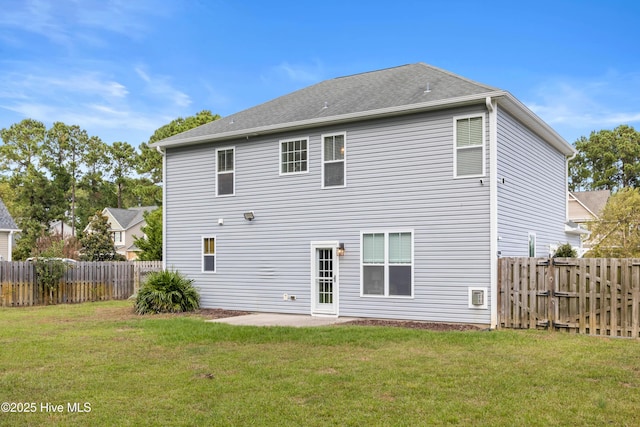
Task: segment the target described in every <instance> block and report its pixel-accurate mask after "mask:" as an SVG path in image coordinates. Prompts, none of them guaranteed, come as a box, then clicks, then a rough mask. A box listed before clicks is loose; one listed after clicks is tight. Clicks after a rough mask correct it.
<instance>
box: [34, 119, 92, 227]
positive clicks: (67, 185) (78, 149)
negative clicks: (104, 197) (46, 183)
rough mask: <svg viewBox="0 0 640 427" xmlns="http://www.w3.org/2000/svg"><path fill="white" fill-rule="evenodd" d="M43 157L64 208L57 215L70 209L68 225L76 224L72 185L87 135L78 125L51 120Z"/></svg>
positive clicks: (74, 193) (76, 183)
mask: <svg viewBox="0 0 640 427" xmlns="http://www.w3.org/2000/svg"><path fill="white" fill-rule="evenodd" d="M46 136H47V138H46V143H45V146H44V159H45V162H46V164H47V165H48V168H49V170H50V171H51V175H52V177H53V182H54V186H53V187H54V189H55V190H56V191H57V192H58V193H61V198H62V199H63V206H64V208H65V209H64V210H63V211H62V212H61V213H60V217H59V219H62V220H64V219H65V218H64V216H65V213H66V212H69V211H70V212H71V228H72V230H73V233H74V234H75V227H76V189H77V188H78V182H79V181H80V173H81V170H82V166H83V163H84V159H85V154H86V152H87V148H88V142H89V136H88V135H87V132H86V131H85V130H83V129H80V127H79V126H76V125H73V126H67V125H65V124H64V123H62V122H55V123H54V124H53V127H52V128H51V129H49V130H48V131H47V135H46Z"/></svg>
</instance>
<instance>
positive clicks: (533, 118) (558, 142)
mask: <svg viewBox="0 0 640 427" xmlns="http://www.w3.org/2000/svg"><path fill="white" fill-rule="evenodd" d="M487 98H495V99H496V100H497V101H498V105H500V106H502V107H503V108H504V109H505V110H506V111H508V112H509V113H510V114H512V115H513V116H514V117H515V118H517V119H518V120H519V121H521V122H522V123H523V124H524V125H526V126H527V127H528V128H530V129H531V130H533V131H534V132H535V133H536V134H537V135H539V136H540V137H542V138H543V139H544V140H545V141H547V142H549V143H550V144H551V145H552V146H553V147H555V148H556V149H557V150H558V151H560V152H561V153H562V154H564V155H565V156H567V157H569V156H573V155H574V154H575V153H576V150H575V149H574V148H573V146H572V145H571V144H569V143H568V142H567V141H566V140H565V139H564V138H562V137H561V136H560V135H559V134H558V133H557V132H556V131H555V130H553V129H552V128H551V126H549V125H548V124H546V123H545V122H544V121H542V119H540V117H538V116H537V115H536V114H535V113H534V112H533V111H531V110H530V109H529V108H527V107H526V106H525V105H524V104H523V103H521V102H520V101H518V100H517V99H516V98H515V97H514V96H513V95H511V94H510V93H509V92H507V91H503V90H496V91H490V92H483V93H478V94H473V95H466V96H460V97H457V98H448V99H441V100H437V101H429V102H421V103H417V104H409V105H400V106H396V107H388V108H381V109H377V110H369V111H359V112H356V113H349V114H342V115H339V116H328V117H318V118H313V119H308V120H300V121H297V122H290V123H279V124H275V125H268V126H260V127H255V128H250V129H243V130H238V131H233V132H223V133H219V134H214V135H202V136H197V137H191V138H182V139H173V140H169V141H158V142H156V143H153V144H151V146H152V147H161V148H167V147H175V146H181V147H184V146H187V145H195V144H202V143H208V142H218V141H225V140H229V139H241V138H247V139H249V138H251V137H256V136H259V135H267V134H272V133H276V132H287V131H295V130H301V129H306V128H310V127H315V126H321V125H325V124H340V123H349V122H354V121H358V120H363V119H373V118H383V117H392V116H397V115H402V114H412V113H419V112H423V111H431V110H441V109H445V108H455V107H462V106H466V105H472V104H477V103H480V102H482V103H484V102H485V101H486V99H487Z"/></svg>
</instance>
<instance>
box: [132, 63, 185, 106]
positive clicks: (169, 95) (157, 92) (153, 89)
mask: <svg viewBox="0 0 640 427" xmlns="http://www.w3.org/2000/svg"><path fill="white" fill-rule="evenodd" d="M135 72H136V73H137V74H138V76H140V78H141V79H142V80H143V81H144V82H145V83H146V89H145V90H146V92H147V93H149V94H151V95H153V96H154V97H158V98H164V99H168V100H169V101H170V102H173V103H174V104H175V105H177V106H179V107H188V106H189V105H191V98H190V97H189V95H187V94H186V93H184V92H182V91H180V90H178V89H176V88H174V87H173V86H171V84H169V80H170V79H169V77H166V76H151V75H149V73H147V72H146V71H145V70H144V69H143V68H142V66H137V67H135Z"/></svg>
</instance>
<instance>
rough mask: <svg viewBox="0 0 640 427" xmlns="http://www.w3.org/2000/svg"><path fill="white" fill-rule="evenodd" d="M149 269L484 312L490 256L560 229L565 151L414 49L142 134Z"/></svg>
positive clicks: (333, 296) (439, 316) (363, 308)
mask: <svg viewBox="0 0 640 427" xmlns="http://www.w3.org/2000/svg"><path fill="white" fill-rule="evenodd" d="M153 145H154V146H155V147H159V148H160V149H161V150H162V151H163V152H164V173H165V177H164V187H163V191H164V203H163V206H164V209H165V211H164V227H163V232H164V255H163V260H164V263H165V265H166V266H170V267H171V268H175V269H177V270H179V271H181V272H182V273H184V274H185V275H187V276H188V277H190V278H192V279H194V280H195V285H196V286H197V287H198V289H199V290H200V294H201V303H202V306H203V307H220V308H226V309H238V310H248V311H264V312H283V313H300V314H312V315H329V316H338V315H339V316H356V317H375V318H397V319H416V320H425V321H442V322H465V323H478V324H490V325H493V326H495V325H496V322H497V298H498V294H497V279H498V271H497V258H498V257H499V256H529V255H531V256H547V255H548V254H549V252H550V250H551V247H553V246H555V245H558V244H561V243H565V242H567V241H569V242H570V243H572V244H573V245H577V244H578V239H579V235H578V234H575V233H566V232H565V226H566V222H567V212H566V211H567V202H566V198H567V159H568V158H569V157H571V156H572V155H573V154H574V149H573V148H572V146H571V145H570V144H569V143H567V142H566V141H565V140H564V139H563V138H561V137H560V136H559V135H558V134H557V133H556V132H555V131H554V130H553V129H552V128H551V127H549V126H548V125H547V124H546V123H544V122H543V121H542V120H541V119H540V118H539V117H537V116H536V115H535V114H534V113H533V112H531V111H530V110H529V109H528V108H527V107H525V106H524V105H523V104H522V103H521V102H520V101H518V100H517V99H516V98H514V97H513V96H512V95H511V94H510V93H509V92H506V91H503V90H500V89H496V88H493V87H489V86H486V85H484V84H480V83H476V82H474V81H471V80H468V79H466V78H464V77H460V76H457V75H455V74H452V73H450V72H447V71H444V70H441V69H438V68H435V67H432V66H429V65H426V64H423V63H418V64H411V65H405V66H401V67H396V68H390V69H385V70H380V71H374V72H369V73H363V74H357V75H352V76H347V77H341V78H335V79H331V80H327V81H323V82H321V83H318V84H316V85H313V86H310V87H307V88H304V89H302V90H299V91H297V92H293V93H291V94H288V95H285V96H283V97H280V98H277V99H274V100H272V101H269V102H267V103H265V104H261V105H258V106H256V107H253V108H250V109H248V110H245V111H242V112H239V113H236V114H233V115H231V116H229V117H226V118H223V119H220V120H217V121H214V122H211V123H208V124H205V125H202V126H200V127H198V128H195V129H192V130H190V131H187V132H184V133H182V134H179V135H175V136H172V137H170V138H167V139H165V140H162V141H159V142H157V143H155V144H153Z"/></svg>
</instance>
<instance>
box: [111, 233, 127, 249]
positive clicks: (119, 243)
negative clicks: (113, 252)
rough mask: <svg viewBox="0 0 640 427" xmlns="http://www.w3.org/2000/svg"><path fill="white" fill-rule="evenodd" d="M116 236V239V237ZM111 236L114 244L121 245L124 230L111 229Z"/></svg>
mask: <svg viewBox="0 0 640 427" xmlns="http://www.w3.org/2000/svg"><path fill="white" fill-rule="evenodd" d="M116 236H118V239H116ZM111 238H112V240H113V244H114V245H123V244H124V231H122V230H113V231H112V232H111Z"/></svg>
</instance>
